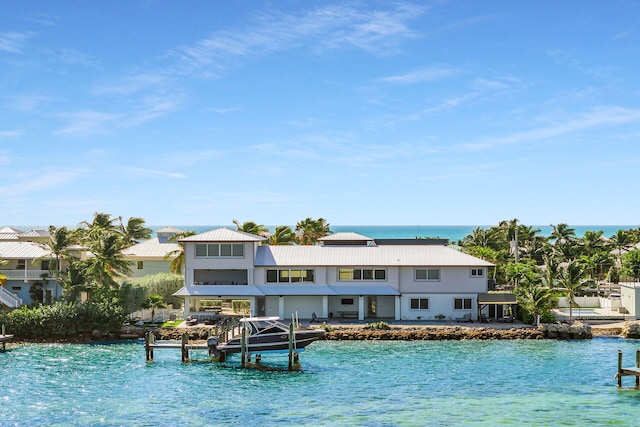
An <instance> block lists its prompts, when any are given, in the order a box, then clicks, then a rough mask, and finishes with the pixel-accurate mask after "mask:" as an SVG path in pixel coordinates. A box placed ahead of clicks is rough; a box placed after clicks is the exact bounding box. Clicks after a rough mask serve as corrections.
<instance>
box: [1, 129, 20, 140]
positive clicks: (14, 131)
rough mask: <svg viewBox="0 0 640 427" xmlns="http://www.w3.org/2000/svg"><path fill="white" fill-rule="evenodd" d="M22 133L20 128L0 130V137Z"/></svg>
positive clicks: (7, 137) (14, 136) (15, 135)
mask: <svg viewBox="0 0 640 427" xmlns="http://www.w3.org/2000/svg"><path fill="white" fill-rule="evenodd" d="M22 135H24V132H23V131H20V130H0V139H9V138H17V137H19V136H22Z"/></svg>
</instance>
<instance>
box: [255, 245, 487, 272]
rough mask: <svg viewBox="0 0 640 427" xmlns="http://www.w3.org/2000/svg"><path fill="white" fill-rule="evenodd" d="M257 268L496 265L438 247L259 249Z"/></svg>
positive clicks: (277, 247)
mask: <svg viewBox="0 0 640 427" xmlns="http://www.w3.org/2000/svg"><path fill="white" fill-rule="evenodd" d="M255 265H256V266H263V267H275V266H371V267H375V266H385V267H393V266H434V267H466V266H468V267H491V266H493V264H491V263H490V262H487V261H484V260H482V259H479V258H476V257H473V256H471V255H467V254H465V253H462V252H460V251H457V250H455V249H451V248H449V247H446V246H438V245H424V246H422V245H419V246H413V245H397V246H394V245H384V246H285V245H282V246H260V247H258V250H257V253H256V261H255Z"/></svg>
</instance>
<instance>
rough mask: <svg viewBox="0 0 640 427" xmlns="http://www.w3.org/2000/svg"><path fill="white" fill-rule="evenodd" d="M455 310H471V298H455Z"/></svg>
mask: <svg viewBox="0 0 640 427" xmlns="http://www.w3.org/2000/svg"><path fill="white" fill-rule="evenodd" d="M453 308H454V309H456V310H471V298H454V299H453Z"/></svg>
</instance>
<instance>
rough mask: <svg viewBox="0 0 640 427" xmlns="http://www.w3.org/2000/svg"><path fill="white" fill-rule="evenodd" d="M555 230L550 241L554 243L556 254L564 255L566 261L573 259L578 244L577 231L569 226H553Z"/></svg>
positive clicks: (550, 236)
mask: <svg viewBox="0 0 640 427" xmlns="http://www.w3.org/2000/svg"><path fill="white" fill-rule="evenodd" d="M551 227H552V228H553V230H552V231H551V234H550V235H549V240H550V241H552V242H553V244H554V249H555V251H556V253H558V254H559V255H562V257H563V258H564V259H573V257H574V253H575V250H574V249H575V244H576V237H575V236H576V230H575V229H574V228H571V227H569V226H568V225H567V224H562V223H561V224H558V225H553V224H551Z"/></svg>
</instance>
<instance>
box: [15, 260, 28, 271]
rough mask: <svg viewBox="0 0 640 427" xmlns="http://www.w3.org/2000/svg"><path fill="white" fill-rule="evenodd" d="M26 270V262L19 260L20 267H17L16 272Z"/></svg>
mask: <svg viewBox="0 0 640 427" xmlns="http://www.w3.org/2000/svg"><path fill="white" fill-rule="evenodd" d="M26 268H27V263H26V262H25V260H23V259H19V260H18V266H17V267H16V270H24V269H26Z"/></svg>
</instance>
